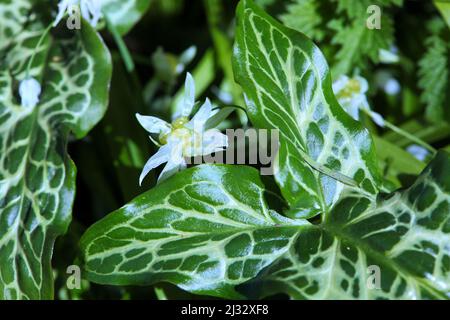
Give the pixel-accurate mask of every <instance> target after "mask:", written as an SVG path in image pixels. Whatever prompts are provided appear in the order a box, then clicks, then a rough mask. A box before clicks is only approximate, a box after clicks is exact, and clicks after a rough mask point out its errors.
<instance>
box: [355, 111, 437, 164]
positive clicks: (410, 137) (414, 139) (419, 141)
mask: <svg viewBox="0 0 450 320" xmlns="http://www.w3.org/2000/svg"><path fill="white" fill-rule="evenodd" d="M361 110H363V111H364V113H366V114H367V115H369V116H371V114H370V111H369V110H365V109H361ZM384 125H385V126H386V127H387V128H389V129H391V130H392V131H394V132H396V133H398V134H399V135H401V136H403V137H405V138H406V139H408V140H410V141H412V142H414V143H416V144H418V145H420V146H422V147H424V148H425V149H427V150H428V151H430V152H431V153H432V154H433V155H435V154H436V153H437V150H436V149H435V148H433V147H432V146H431V145H429V144H428V143H426V142H425V141H423V140H422V139H420V138H417V137H416V136H414V135H413V134H411V133H409V132H407V131H405V130H403V129H401V128H399V127H397V126H396V125H394V124H392V123H390V122H389V121H386V120H384Z"/></svg>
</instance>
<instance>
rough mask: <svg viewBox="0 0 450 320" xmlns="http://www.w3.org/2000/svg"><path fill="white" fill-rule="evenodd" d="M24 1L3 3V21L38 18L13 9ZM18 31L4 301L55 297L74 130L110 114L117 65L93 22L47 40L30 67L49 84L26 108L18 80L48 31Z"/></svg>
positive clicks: (4, 100)
mask: <svg viewBox="0 0 450 320" xmlns="http://www.w3.org/2000/svg"><path fill="white" fill-rule="evenodd" d="M19 2H20V1H18V2H16V1H14V2H11V1H6V2H5V1H2V2H0V13H4V14H3V16H2V24H3V23H4V22H5V21H6V24H5V25H13V24H14V22H12V21H10V20H15V19H16V17H22V16H28V17H31V16H30V15H28V13H27V11H26V10H25V12H24V11H23V8H22V7H20V6H12V5H11V4H12V3H19ZM28 10H30V8H28ZM5 12H9V13H8V14H5ZM33 17H35V15H33ZM18 29H20V30H21V31H20V34H18V35H17V36H16V37H13V38H11V37H8V38H5V39H4V38H0V48H3V49H2V50H0V70H1V71H0V266H1V267H0V299H49V298H52V296H53V281H52V269H51V264H50V260H51V255H52V250H53V244H54V241H55V238H56V237H57V236H58V235H61V234H63V233H65V231H66V229H67V227H68V224H69V222H70V216H71V211H72V203H73V199H74V193H75V173H76V168H75V166H74V164H73V163H72V161H71V160H70V158H69V157H68V155H67V153H66V144H67V137H68V133H69V131H73V132H74V133H75V134H76V136H77V137H82V136H84V135H86V134H87V132H88V131H89V130H90V129H91V128H92V127H93V126H94V125H95V124H96V123H97V122H98V121H99V120H100V119H101V117H102V116H103V114H104V112H105V110H106V106H107V100H108V99H107V98H108V86H109V80H110V76H111V62H110V56H109V53H108V51H107V49H106V47H105V46H104V44H103V42H102V40H101V39H100V37H99V36H98V35H97V33H96V32H95V30H93V29H92V28H91V27H90V26H89V25H88V24H87V23H83V24H82V28H81V30H79V31H74V32H69V34H68V35H66V36H65V37H64V38H54V37H50V36H47V37H46V38H45V39H44V41H43V42H42V47H40V48H38V54H37V56H36V59H35V60H34V63H33V66H32V69H31V75H33V76H34V77H36V78H39V79H40V82H41V83H42V84H43V86H42V94H41V97H40V103H39V104H38V105H37V106H36V107H34V108H25V107H23V106H21V105H20V101H19V100H18V98H17V86H18V81H20V80H22V79H23V77H24V76H25V68H26V65H27V62H28V59H29V57H30V56H31V53H32V51H33V48H34V46H35V45H36V43H37V42H38V39H39V38H40V36H41V35H42V34H43V32H44V28H43V26H42V24H41V23H40V22H39V21H36V20H32V18H30V19H29V20H28V21H27V22H26V24H25V25H23V26H22V27H21V28H18ZM18 29H17V30H18ZM7 33H8V34H9V32H7ZM4 41H6V42H4ZM8 41H9V42H8ZM30 48H31V49H30Z"/></svg>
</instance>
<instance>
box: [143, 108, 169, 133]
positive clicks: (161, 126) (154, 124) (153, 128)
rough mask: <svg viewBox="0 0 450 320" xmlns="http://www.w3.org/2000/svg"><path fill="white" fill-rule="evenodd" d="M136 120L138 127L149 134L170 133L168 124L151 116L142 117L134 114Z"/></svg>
mask: <svg viewBox="0 0 450 320" xmlns="http://www.w3.org/2000/svg"><path fill="white" fill-rule="evenodd" d="M136 119H137V120H138V121H139V123H140V125H141V126H142V127H143V128H144V129H145V130H147V131H148V132H150V133H157V134H161V133H162V134H167V133H169V132H170V124H169V123H167V122H166V121H164V120H161V119H159V118H156V117H152V116H143V115H140V114H139V113H136Z"/></svg>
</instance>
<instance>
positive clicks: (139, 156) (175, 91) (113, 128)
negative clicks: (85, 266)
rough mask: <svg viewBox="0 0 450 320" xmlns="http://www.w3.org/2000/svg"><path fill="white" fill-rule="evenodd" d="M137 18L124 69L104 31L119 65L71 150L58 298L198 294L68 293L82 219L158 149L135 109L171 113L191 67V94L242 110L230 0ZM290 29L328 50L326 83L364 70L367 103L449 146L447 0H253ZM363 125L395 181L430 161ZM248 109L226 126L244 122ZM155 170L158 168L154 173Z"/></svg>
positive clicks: (162, 4) (163, 5) (112, 202)
mask: <svg viewBox="0 0 450 320" xmlns="http://www.w3.org/2000/svg"><path fill="white" fill-rule="evenodd" d="M149 1H150V5H149V8H148V11H147V13H146V14H145V16H144V17H143V18H142V19H141V20H140V22H139V23H138V24H137V25H136V26H135V27H134V28H133V29H132V30H131V31H130V32H129V33H128V34H126V35H125V36H124V38H123V39H124V41H125V43H126V46H127V47H128V50H129V51H130V52H131V55H132V58H133V62H134V65H135V66H134V69H133V70H131V71H130V70H127V68H126V67H125V64H124V61H123V60H122V58H121V55H120V54H119V51H118V48H117V46H116V42H115V41H114V39H113V38H112V36H111V35H110V34H109V33H108V32H102V36H103V38H104V39H105V41H106V43H107V45H108V47H109V48H110V50H111V52H112V55H113V61H114V72H113V79H112V85H111V91H110V105H109V108H108V111H107V113H106V116H105V118H104V119H103V120H102V121H101V123H100V124H99V125H98V126H97V127H96V128H95V129H94V130H93V131H92V132H91V133H90V134H89V135H88V136H87V137H86V138H85V139H83V140H81V141H77V142H73V143H71V144H70V145H69V149H70V150H69V153H70V154H71V155H72V157H73V159H74V161H75V163H76V164H77V167H78V179H77V196H76V202H75V207H74V211H73V222H72V224H71V227H70V230H69V232H68V233H67V235H65V236H64V237H62V238H60V239H59V240H58V241H57V245H56V248H55V253H54V267H55V275H56V287H55V296H56V298H59V299H109V298H114V299H164V298H169V299H176V298H200V297H198V296H192V295H190V294H188V293H185V292H182V291H181V290H179V289H177V288H176V287H174V286H171V285H169V284H161V285H157V286H154V287H141V288H136V287H134V288H130V287H110V286H100V285H96V284H93V283H88V282H87V281H83V283H82V288H81V289H80V290H68V289H67V288H66V281H67V277H68V275H67V273H66V268H67V266H68V265H70V264H73V263H76V261H77V251H74V248H77V246H78V240H79V238H80V235H81V234H82V232H83V231H84V230H85V229H86V227H87V226H89V225H91V224H92V223H94V222H95V221H97V220H99V219H100V218H102V217H104V216H105V215H106V214H108V213H109V212H111V211H114V210H115V209H117V208H119V207H121V206H122V205H124V204H125V203H127V202H128V201H130V200H131V199H132V198H134V197H135V196H137V195H138V194H140V193H142V192H143V191H145V190H147V189H149V188H151V187H152V186H153V185H154V184H155V178H154V177H151V178H148V179H146V181H145V183H144V185H143V186H142V187H139V185H138V177H139V174H140V171H141V169H142V167H143V165H144V163H145V161H146V159H147V158H148V157H149V156H150V155H151V154H152V153H153V152H154V151H155V149H154V147H153V144H152V143H151V141H150V140H149V139H148V137H147V135H146V133H145V131H144V130H142V129H141V128H140V126H139V124H138V122H137V121H136V120H135V113H136V112H139V113H141V114H151V115H155V116H158V117H162V118H165V119H169V118H170V114H171V110H173V108H174V106H175V105H176V102H177V101H178V99H180V97H181V94H182V91H183V82H184V77H185V72H186V71H189V72H191V73H192V74H193V76H194V79H195V81H196V87H197V92H196V93H197V98H198V99H203V98H204V97H206V96H208V97H210V98H212V100H213V103H214V104H215V105H217V106H222V107H223V106H228V105H236V106H243V105H244V101H243V97H242V92H241V89H240V87H239V86H238V85H236V84H235V82H234V80H233V71H232V67H231V56H232V46H233V38H234V35H233V33H234V11H235V7H236V5H237V2H238V1H235V0H203V1H202V0H189V1H183V0H149ZM256 2H258V3H259V5H261V6H263V7H264V8H265V9H266V10H267V11H268V12H269V13H270V14H271V15H273V16H275V17H278V18H279V19H280V20H281V21H282V22H283V23H284V24H286V25H287V26H289V27H291V28H293V29H296V30H298V31H301V32H303V33H305V34H306V35H307V36H308V37H310V38H311V39H313V40H314V41H315V42H316V44H317V45H318V46H319V47H320V48H321V50H322V51H323V52H324V54H325V56H326V58H327V60H328V62H329V64H330V67H331V70H332V75H333V78H334V79H336V78H337V77H338V76H339V75H341V74H346V75H349V76H352V75H355V74H359V75H361V76H363V77H365V78H366V79H367V80H368V82H369V85H370V91H369V97H368V98H369V103H370V105H371V108H372V109H373V110H375V111H376V112H379V113H381V114H382V115H383V116H384V117H385V118H386V119H387V120H388V121H390V122H391V123H393V124H395V125H396V126H398V127H399V128H401V129H402V130H404V131H406V132H409V133H411V134H413V135H414V136H416V137H418V138H420V139H422V140H424V141H425V142H427V143H429V144H431V145H432V146H433V147H435V148H446V149H447V150H449V151H450V138H449V137H450V125H449V119H450V102H449V99H448V98H449V95H450V90H449V89H450V79H449V66H450V41H449V40H450V32H449V28H450V4H448V3H447V2H446V0H436V1H428V0H403V1H402V0H320V1H319V0H257V1H256ZM371 4H377V5H379V6H380V8H381V9H382V21H381V29H380V30H378V31H377V32H372V31H371V30H369V29H368V28H366V25H365V21H366V19H367V17H368V16H369V14H368V13H367V7H368V6H370V5H371ZM362 121H363V122H364V124H365V125H366V126H367V128H368V129H369V130H370V131H371V132H372V134H373V136H374V138H375V143H376V147H377V152H378V157H379V163H380V169H381V170H382V171H383V173H384V175H385V178H386V179H387V180H388V181H389V183H390V184H392V186H393V187H395V188H400V187H405V186H407V185H408V184H409V183H410V181H411V179H412V178H413V177H414V176H415V175H417V174H418V173H419V172H420V171H421V170H422V169H423V168H424V166H425V165H426V162H427V160H429V159H428V158H425V159H420V160H419V159H417V158H415V157H414V156H413V155H412V154H410V153H408V152H407V151H406V150H407V147H408V146H410V145H411V144H412V143H411V141H410V140H408V139H405V138H404V137H403V136H401V135H399V134H398V133H396V132H393V131H391V130H386V129H380V128H378V127H375V126H374V125H373V123H372V122H371V121H370V119H369V118H363V119H362ZM247 125H248V124H247V120H246V117H245V113H244V112H242V111H240V112H237V113H236V114H233V115H232V116H231V117H230V118H229V120H227V121H226V122H224V123H222V124H221V128H226V127H236V128H238V127H244V128H245V127H246V126H247ZM157 173H158V172H156V174H157Z"/></svg>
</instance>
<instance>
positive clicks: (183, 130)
mask: <svg viewBox="0 0 450 320" xmlns="http://www.w3.org/2000/svg"><path fill="white" fill-rule="evenodd" d="M194 104H195V84H194V79H193V78H192V76H191V75H190V74H189V73H188V74H187V77H186V83H185V96H184V100H183V101H182V105H180V108H179V110H178V112H177V113H176V114H175V115H174V117H173V119H174V120H173V122H172V123H171V124H169V123H167V122H166V121H164V120H161V119H159V118H156V117H151V116H142V115H140V114H136V118H137V120H138V121H139V123H140V124H141V126H142V127H143V128H144V129H145V130H147V131H148V132H150V133H152V134H158V135H159V141H160V143H161V144H162V146H161V148H160V149H159V150H158V152H156V153H155V154H154V155H153V156H152V157H151V158H150V159H149V160H148V161H147V163H146V164H145V166H144V169H143V170H142V173H141V176H140V178H139V184H142V181H143V179H144V178H145V176H146V175H147V174H148V173H149V172H150V170H152V169H154V168H156V167H158V166H159V165H161V164H163V163H165V162H167V164H166V166H165V167H164V169H163V171H162V172H161V174H160V176H159V178H158V182H160V181H162V180H164V179H167V178H168V177H170V176H171V175H173V174H175V173H176V172H178V171H180V170H182V169H185V168H186V166H187V164H186V160H185V157H196V156H204V155H208V154H211V153H214V152H218V151H221V150H223V149H224V148H226V147H228V138H227V136H226V135H224V134H223V133H221V132H220V131H219V130H217V129H209V130H206V128H205V124H206V121H207V120H208V119H209V118H210V117H211V116H212V105H211V102H210V101H209V100H208V99H206V101H205V103H204V104H203V105H202V107H201V108H200V109H199V111H198V112H197V113H196V114H195V115H194V116H193V117H192V119H191V120H189V118H188V117H189V115H190V114H191V112H192V109H193V107H194Z"/></svg>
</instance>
